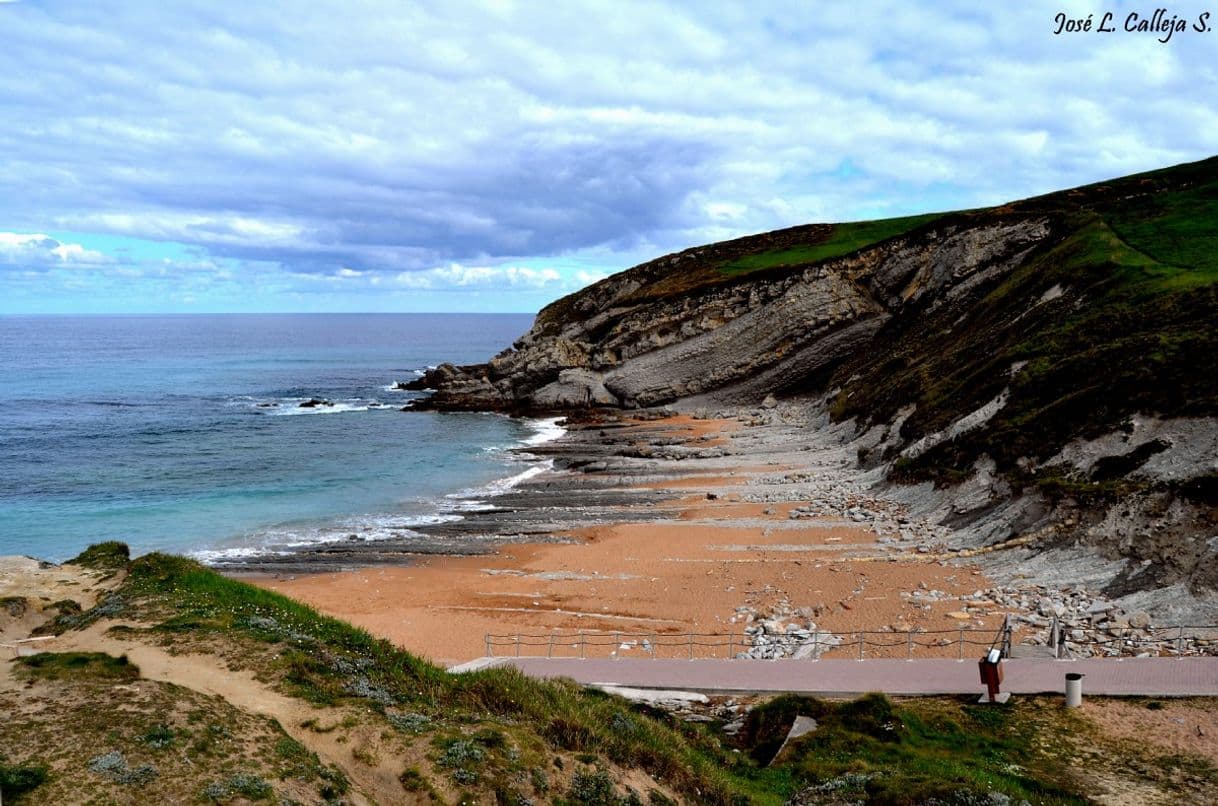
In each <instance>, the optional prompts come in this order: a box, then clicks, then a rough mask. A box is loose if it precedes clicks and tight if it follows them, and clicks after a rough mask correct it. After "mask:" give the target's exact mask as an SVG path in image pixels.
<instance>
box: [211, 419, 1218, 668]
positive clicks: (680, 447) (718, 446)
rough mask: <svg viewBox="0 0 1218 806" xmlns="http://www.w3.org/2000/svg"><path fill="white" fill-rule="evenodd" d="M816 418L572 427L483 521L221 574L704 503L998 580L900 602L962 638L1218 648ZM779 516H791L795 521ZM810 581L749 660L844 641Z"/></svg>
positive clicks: (497, 547) (398, 561)
mask: <svg viewBox="0 0 1218 806" xmlns="http://www.w3.org/2000/svg"><path fill="white" fill-rule="evenodd" d="M816 411H817V408H816V406H815V405H811V404H809V403H808V401H799V402H798V403H785V402H784V403H778V402H776V401H773V400H770V401H767V403H766V405H763V406H760V407H750V408H732V409H715V410H703V409H695V410H692V411H688V412H686V413H685V418H686V419H687V420H688V419H692V420H694V421H708V423H709V422H710V421H713V422H714V423H715V424H716V425H715V427H713V428H711V429H710V430H708V431H707V432H706V433H702V434H701V435H698V436H695V437H692V438H691V437H690V436H689V434H688V432H687V429H685V428H684V427H683V426H682V425H680V424H679V423H678V422H676V420H677V419H680V418H675V415H676V414H677V413H676V412H674V411H671V410H657V411H650V412H648V411H644V412H632V413H629V414H624V413H621V414H619V413H595V412H594V413H585V414H581V415H580V416H579V417H578V418H574V417H573V418H571V420H570V421H568V422H567V424H566V425H567V433H566V434H565V435H564V436H563V437H561V438H560V439H558V440H556V441H554V442H551V443H547V444H544V445H540V446H532V447H529V448H524V449H521V450H522V452H527V453H529V454H532V455H534V456H537V457H538V458H539V459H547V460H549V461H550V462H551V463H552V465H553V469H552V470H549V471H547V472H544V473H541V474H539V475H536V476H534V477H532V478H530V479H527V480H525V481H523V482H522V483H520V484H519V485H518V486H517V487H515V488H513V489H511V490H510V491H508V492H506V493H504V494H502V495H498V496H496V497H494V498H491V499H488V500H487V505H488V506H487V508H486V509H482V510H479V511H472V512H465V513H462V515H463V517H462V518H461V519H460V520H454V521H450V522H445V523H437V524H429V525H423V526H417V527H412V528H411V529H410V530H409V532H407V533H404V534H403V536H402V537H401V538H400V539H391V540H376V541H365V540H361V539H359V538H358V536H355V537H353V538H350V539H348V540H346V541H342V542H338V543H333V544H327V545H319V546H309V547H303V548H301V549H299V550H297V551H293V552H292V553H290V554H284V555H275V556H267V557H257V558H241V559H240V560H237V561H230V562H227V563H223V564H218V565H217V567H218V568H219V569H220V570H223V571H225V572H228V573H237V574H243V575H244V574H254V575H259V576H264V577H265V576H271V577H276V578H280V579H283V578H285V577H291V576H296V575H307V574H317V573H325V572H330V571H335V570H339V569H350V568H367V567H375V566H381V567H388V566H402V565H411V564H417V563H420V562H423V563H426V562H430V561H431V560H432V559H436V558H438V557H441V556H477V555H493V554H496V553H499V552H502V551H505V550H508V549H509V547H510V546H512V545H516V544H545V543H556V542H569V541H571V540H573V539H576V538H573V537H572V536H571V534H572V532H575V531H578V530H587V529H590V528H594V527H605V526H607V525H611V524H638V525H656V526H657V527H662V526H664V525H666V524H674V523H689V522H690V521H689V519H688V511H689V509H690V507H691V503H690V502H691V499H697V498H702V499H704V500H706V501H707V502H720V503H722V502H726V501H732V502H739V505H740V506H746V505H757V506H760V507H762V508H761V509H760V510H758V511H755V512H752V514H748V515H734V516H720V515H713V516H708V517H709V518H710V519H709V520H706V521H705V523H706V525H707V527H708V528H713V527H715V526H722V525H726V524H731V525H734V526H739V527H750V528H756V529H761V530H763V531H762V533H763V534H767V535H778V534H781V533H782V531H783V530H791V533H792V534H795V533H796V531H797V530H800V529H807V528H814V527H818V526H833V525H843V524H844V525H849V526H851V527H853V528H856V529H860V530H864V531H865V532H868V533H870V534H872V535H874V545H867V546H865V547H864V546H858V547H854V546H842V547H839V548H838V549H837V550H836V553H835V554H834V555H833V556H834V557H837V558H844V559H846V560H850V561H860V562H871V563H874V562H892V563H902V564H908V565H916V564H924V565H926V566H930V565H936V566H938V567H941V568H942V567H950V566H954V565H961V566H963V567H977V568H980V569H982V570H983V571H984V572H985V574H986V575H988V576H989V577H990V578H991V579H992V580H993V581H994V582H996V583H997V584H987V585H985V586H984V587H980V588H978V589H976V590H974V591H973V592H971V593H960V592H956V593H947V592H944V591H941V590H937V589H936V588H934V587H928V586H926V585H925V584H920V585H916V586H911V587H910V589H908V590H900V591H890V593H891V594H892V595H893V596H894V597H897V596H899V597H900V598H901V600H902V601H903V602H904V603H905V604H907V605H911V606H913V607H914V608H915V609H918V608H921V609H924V610H925V611H927V612H928V613H929V612H930V611H931V610H932V609H935V608H937V609H939V610H942V609H943V607H945V606H947V604H946V603H950V606H951V607H952V608H953V609H952V610H951V611H950V612H948V613H947V615H948V616H949V617H950V618H951V619H953V620H954V621H953V623H959V624H960V625H961V626H978V627H979V626H981V625H983V624H984V625H987V626H992V624H993V619H994V617H996V616H999V615H1001V614H1009V615H1011V616H1012V619H1013V621H1012V623H1013V624H1014V625H1015V626H1016V627H1017V628H1018V635H1019V639H1018V640H1019V641H1020V642H1023V643H1025V644H1028V645H1030V646H1033V647H1047V646H1049V645H1052V644H1053V643H1054V638H1053V636H1052V635H1050V631H1051V630H1052V629H1056V630H1057V631H1058V632H1057V638H1058V639H1059V642H1060V643H1061V646H1062V651H1063V653H1065V655H1066V656H1076V657H1089V656H1095V655H1130V656H1132V655H1145V654H1163V655H1173V654H1177V653H1179V654H1184V655H1191V654H1209V653H1214V652H1218V631H1214V630H1212V629H1209V628H1206V629H1201V630H1191V631H1190V632H1189V633H1188V635H1187V636H1186V637H1181V635H1180V634H1179V632H1178V631H1177V632H1171V631H1170V630H1166V629H1165V628H1167V627H1174V626H1175V625H1177V624H1187V625H1190V626H1196V625H1208V624H1213V623H1218V618H1216V617H1215V609H1214V605H1213V603H1211V602H1207V601H1204V600H1189V599H1188V598H1187V597H1176V599H1175V600H1174V601H1173V602H1172V605H1173V606H1172V607H1170V608H1168V607H1162V606H1159V605H1160V604H1161V603H1160V602H1159V601H1156V600H1155V599H1154V598H1153V597H1147V596H1146V595H1145V594H1141V595H1134V596H1127V597H1123V598H1117V597H1109V596H1107V595H1105V591H1104V585H1105V583H1106V581H1107V580H1106V578H1105V576H1104V572H1105V570H1106V569H1105V568H1104V567H1103V564H1102V563H1099V564H1097V563H1096V562H1095V559H1094V558H1093V557H1084V556H1081V555H1080V556H1079V558H1078V560H1077V562H1076V563H1074V564H1073V565H1071V562H1070V560H1069V554H1068V552H1067V553H1065V554H1062V553H1061V552H1059V553H1058V555H1057V556H1059V557H1061V556H1064V557H1066V559H1065V560H1063V561H1062V562H1061V563H1060V564H1059V565H1057V566H1056V567H1053V568H1052V571H1053V573H1051V574H1046V575H1041V574H1038V573H1036V572H1035V571H1030V570H1029V569H1028V568H1027V567H1025V565H1024V563H1023V562H1021V561H1020V560H1019V559H1017V557H1018V556H1027V555H1032V552H1031V549H1032V548H1033V546H1031V545H1030V544H1031V541H1024V542H1022V543H1020V542H1018V541H1016V542H1014V543H1013V544H1011V545H1006V546H1004V547H994V546H987V545H985V544H984V542H982V541H979V539H978V536H977V535H976V534H974V533H973V532H971V531H970V530H969V528H968V525H967V524H965V525H963V527H953V526H952V525H950V524H949V523H944V520H950V519H944V518H943V517H942V510H943V508H944V506H949V503H947V504H945V502H943V501H933V500H931V499H933V495H929V496H928V495H927V493H926V491H924V490H921V491H914V492H915V493H916V494H911V490H910V489H909V488H902V487H897V486H894V485H891V484H888V483H886V482H884V481H882V480H881V479H880V478H879V477H878V475H877V474H876V473H875V472H874V471H869V470H867V469H865V468H863V467H862V466H861V465H860V463H859V460H858V456H859V452H858V447H857V444H856V443H857V438H856V437H855V436H854V435H853V434H852V432H851V431H850V430H849V429H848V428H846V427H842V426H831V425H829V423H828V420H827V418H825V417H823V416H822V417H818V416H817V415H816V414H815V412H816ZM809 412H812V413H811V414H810V413H809ZM932 504H933V506H932ZM778 508H784V509H786V510H787V512H786V516H785V517H782V516H781V513H779V512H776V509H778ZM698 522H701V521H695V523H698ZM657 539H658V538H657ZM714 548H716V549H719V550H724V551H727V550H730V549H732V548H733V547H732V546H717V547H714ZM739 548H741V549H744V548H758V547H746V546H741V547H739ZM764 548H767V549H768V550H769V551H770V552H773V553H775V555H776V556H781V552H782V551H784V550H786V551H791V552H795V551H797V550H798V551H806V550H807V547H806V546H784V545H783V544H774V545H769V546H766V547H764ZM1021 551H1022V552H1023V555H1019V554H1018V553H1019V552H1021ZM791 556H795V554H794V553H792V554H791ZM1035 556H1042V557H1043V554H1042V553H1039V552H1038V553H1037V554H1036V555H1035ZM1013 557H1014V558H1015V559H1013ZM816 567H817V568H819V567H820V566H819V565H818V566H816ZM832 570H835V571H836V570H837V569H836V568H835V569H832ZM708 573H709V572H708ZM862 576H863V578H865V576H866V574H865V573H863V574H862ZM813 579H814V576H813V575H808V574H805V575H804V578H803V580H802V582H800V583H799V584H796V585H792V587H791V589H789V590H786V591H782V592H775V593H776V594H777V595H775V596H770V597H768V598H767V600H766V602H765V603H764V604H755V605H751V604H749V603H748V602H743V603H742V604H741V605H740V607H738V608H737V615H736V617H733V618H732V620H731V622H730V626H729V625H727V624H725V625H724V629H725V631H728V630H731V631H744V632H745V634H746V635H748V636H750V638H751V643H752V647H751V648H749V649H747V650H746V651H745V653H744V654H745V655H746V656H748V657H761V658H771V657H791V656H796V655H797V654H799V653H803V654H802V655H801V656H809V655H813V654H819V653H820V652H823V651H825V650H826V649H828V648H830V647H832V646H833V645H835V644H836V643H837V642H839V641H840V638H838V637H837V634H840V633H841V632H844V631H842V630H840V629H839V630H838V631H837V633H835V632H834V631H833V630H831V629H829V628H828V627H827V626H825V623H824V622H823V621H822V620H821V619H819V618H818V617H819V616H820V615H821V613H822V612H836V613H838V614H839V616H840V615H843V614H844V613H845V611H847V610H849V609H850V607H851V605H850V603H849V602H847V601H845V600H843V601H840V602H828V603H825V602H812V603H811V604H812V605H815V606H809V605H807V604H799V603H797V604H794V605H793V604H792V600H794V599H801V600H802V599H807V596H806V595H805V594H804V592H803V591H802V590H801V589H800V588H802V587H812V584H813V582H812V581H813ZM1059 580H1068V581H1063V582H1060V583H1059ZM742 599H743V597H742ZM1114 599H1115V600H1114ZM830 620H832V619H830ZM818 622H819V623H818ZM864 628H865V629H867V630H869V631H871V630H875V631H881V632H884V631H887V632H893V633H896V632H902V631H905V630H915V631H917V630H922V629H924V628H922V627H919V626H917V625H916V624H913V623H909V620H907V619H906V618H905V617H902V618H901V619H898V620H897V621H895V622H892V623H875V624H866V625H864ZM814 636H815V637H814ZM810 641H811V642H814V643H815V644H816V645H817V647H818V650H817V652H816V653H810V652H808V650H807V649H806V648H805V647H806V646H807V644H808V643H809V642H810Z"/></svg>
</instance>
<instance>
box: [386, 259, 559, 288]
mask: <svg viewBox="0 0 1218 806" xmlns="http://www.w3.org/2000/svg"><path fill="white" fill-rule="evenodd" d="M563 283H564V279H563V275H562V274H560V273H559V272H558V271H557V270H555V269H551V268H542V269H533V268H529V267H527V266H462V265H460V264H457V263H452V264H449V265H447V266H441V267H438V268H434V269H428V270H427V271H407V272H401V273H399V274H397V275H396V276H395V277H394V278H393V284H394V285H396V286H398V287H400V288H412V289H428V290H456V289H481V290H494V289H503V290H510V289H542V288H551V287H559V286H561V285H562V284H563ZM569 286H570V284H569V283H568V287H569Z"/></svg>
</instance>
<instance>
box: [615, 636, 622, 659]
mask: <svg viewBox="0 0 1218 806" xmlns="http://www.w3.org/2000/svg"><path fill="white" fill-rule="evenodd" d="M613 640H614V641H616V642H617V646H615V647H614V648H613V657H614V658H620V657H621V656H622V634H621V633H620V632H615V633H614V634H613Z"/></svg>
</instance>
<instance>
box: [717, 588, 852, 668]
mask: <svg viewBox="0 0 1218 806" xmlns="http://www.w3.org/2000/svg"><path fill="white" fill-rule="evenodd" d="M814 612H815V611H814V610H813V609H812V608H807V607H801V608H795V609H792V608H791V607H790V604H789V603H788V602H786V601H785V600H784V601H783V602H781V603H779V605H777V606H776V607H775V608H774V609H773V610H771V611H770V612H769V613H765V614H763V613H760V612H758V611H757V610H755V609H754V608H752V607H749V606H748V605H744V606H742V607H737V608H736V615H735V616H733V621H735V620H737V619H742V620H744V621H745V622H747V623H748V626H746V627H745V628H744V636H745V638H744V640H745V643H746V648H745V649H744V650H743V651H742V652H738V653H736V659H737V660H778V659H780V658H792V659H795V660H816V659H817V658H819V657H820V656H821V655H823V654H824V653H825V652H827V651H829V650H830V649H832V648H833V647H835V646H838V645H839V644H841V642H842V639H841V638H839V637H838V636H836V635H834V634H833V633H831V632H826V631H825V630H821V629H819V628H818V627H817V626H816V622H815V621H812V620H811V618H810V616H812V615H813V614H814Z"/></svg>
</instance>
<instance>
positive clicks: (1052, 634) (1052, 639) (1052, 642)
mask: <svg viewBox="0 0 1218 806" xmlns="http://www.w3.org/2000/svg"><path fill="white" fill-rule="evenodd" d="M1049 648H1050V649H1052V650H1053V657H1054V658H1057V659H1059V660H1060V659H1061V652H1060V650H1059V647H1058V645H1057V616H1054V617H1053V618H1051V619H1049Z"/></svg>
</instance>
